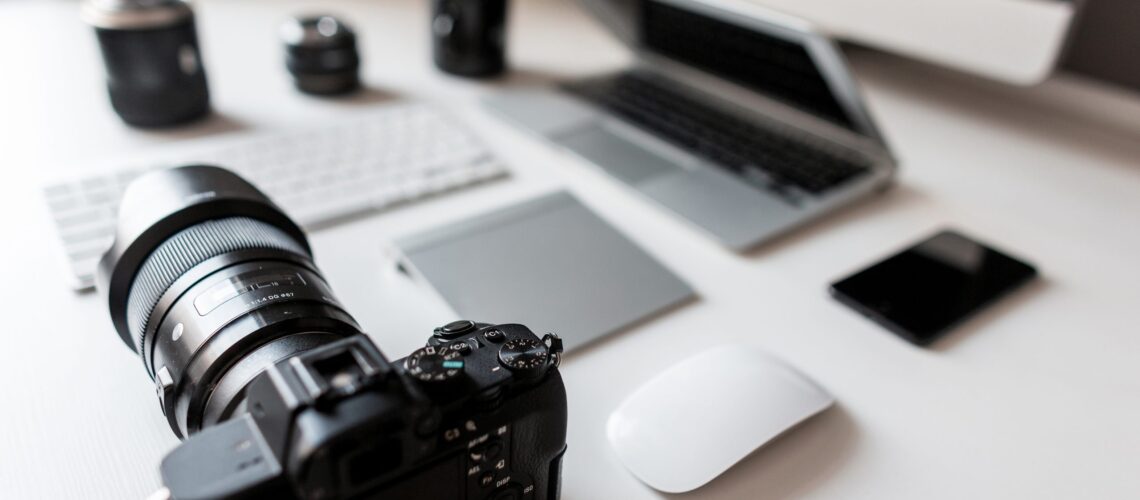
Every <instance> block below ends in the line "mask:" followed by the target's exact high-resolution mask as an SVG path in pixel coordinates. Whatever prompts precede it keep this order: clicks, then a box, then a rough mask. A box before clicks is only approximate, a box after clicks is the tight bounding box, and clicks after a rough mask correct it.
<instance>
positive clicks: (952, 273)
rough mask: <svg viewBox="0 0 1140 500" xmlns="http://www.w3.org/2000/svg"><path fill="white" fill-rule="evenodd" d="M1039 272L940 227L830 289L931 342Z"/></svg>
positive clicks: (905, 333)
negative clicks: (927, 237)
mask: <svg viewBox="0 0 1140 500" xmlns="http://www.w3.org/2000/svg"><path fill="white" fill-rule="evenodd" d="M1036 275H1037V271H1036V270H1035V269H1034V268H1033V266H1031V265H1029V264H1027V263H1025V262H1022V261H1020V260H1018V259H1015V258H1013V257H1010V256H1009V255H1006V254H1004V253H1002V252H999V251H997V250H994V249H993V248H990V247H987V246H985V245H982V244H980V243H978V242H976V241H974V240H972V239H970V238H968V237H966V236H963V235H961V234H959V233H957V232H954V231H942V232H940V233H938V234H936V235H934V236H933V237H931V238H929V239H927V240H925V241H923V242H921V243H919V244H917V245H915V246H913V247H911V248H908V249H906V250H904V251H902V252H900V253H898V254H896V255H893V256H891V257H889V258H887V259H886V260H883V261H881V262H879V263H877V264H875V265H873V266H871V267H869V268H867V269H864V270H862V271H859V272H857V273H855V274H854V275H851V276H850V277H847V278H845V279H843V280H841V281H838V282H836V283H834V284H832V285H831V292H832V294H833V295H834V296H835V297H836V298H837V299H839V300H840V301H841V302H843V303H844V304H847V305H849V306H851V307H853V308H855V309H856V310H858V311H859V312H860V313H862V314H863V315H865V316H867V317H869V318H871V319H872V320H874V321H876V322H878V323H880V324H882V325H883V326H885V327H886V328H888V329H889V330H891V331H893V332H895V333H896V334H898V335H900V336H902V337H904V338H906V339H907V340H909V341H911V342H913V343H915V344H919V345H927V344H930V343H931V342H933V341H934V340H936V339H937V338H938V337H940V336H942V335H943V334H944V333H945V332H946V331H947V330H949V329H950V327H952V326H954V325H955V324H957V323H959V322H961V321H962V320H964V319H965V318H967V317H969V316H970V315H971V314H973V313H974V312H977V311H978V310H979V309H982V308H983V307H985V306H986V305H988V304H990V303H991V302H993V301H995V300H996V299H998V298H999V297H1001V296H1003V295H1005V294H1006V293H1008V292H1010V291H1012V290H1014V289H1016V288H1017V287H1019V286H1020V285H1022V284H1024V283H1026V282H1028V281H1029V280H1030V279H1032V278H1033V277H1034V276H1036Z"/></svg>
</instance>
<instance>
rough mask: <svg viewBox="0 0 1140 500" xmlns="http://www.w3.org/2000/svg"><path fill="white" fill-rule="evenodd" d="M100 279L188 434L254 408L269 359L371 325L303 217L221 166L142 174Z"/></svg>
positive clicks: (173, 419)
mask: <svg viewBox="0 0 1140 500" xmlns="http://www.w3.org/2000/svg"><path fill="white" fill-rule="evenodd" d="M96 282H97V286H98V288H99V290H100V293H101V294H102V295H103V297H104V299H105V300H106V301H107V304H108V306H109V309H110V312H111V318H112V322H113V323H114V325H115V328H116V330H118V333H119V335H120V337H122V339H123V341H124V342H125V343H126V344H127V345H128V346H129V347H131V348H132V349H133V350H134V351H135V352H137V353H139V355H140V357H141V358H142V360H143V364H144V365H145V367H146V370H147V372H148V373H149V374H150V375H151V377H152V378H153V379H154V380H155V383H156V389H157V392H158V395H159V400H160V404H161V406H162V408H163V411H164V413H165V414H166V416H167V419H168V420H169V421H170V425H171V428H172V429H173V430H174V432H175V433H176V434H177V435H179V437H185V436H188V435H190V434H192V433H194V432H196V431H197V430H199V429H201V428H203V427H207V426H210V425H213V424H215V423H217V422H220V421H222V420H225V419H227V418H229V417H230V416H232V415H234V414H235V413H236V412H239V411H242V410H243V400H244V399H243V397H244V391H245V386H246V384H248V383H249V381H250V380H252V379H253V378H254V377H255V376H256V375H257V374H259V373H261V371H263V370H264V369H265V368H266V367H268V366H270V365H272V364H273V363H276V362H277V361H280V360H282V359H285V358H288V357H291V356H293V355H296V354H298V353H300V352H304V351H306V350H309V349H312V348H314V347H318V346H321V345H324V344H327V343H329V342H333V341H335V340H338V339H341V338H344V337H347V336H351V335H357V334H359V332H360V328H359V326H358V325H357V324H356V322H355V321H354V320H353V319H352V317H351V316H349V314H348V313H347V312H345V311H344V309H343V308H342V307H341V306H340V304H339V303H338V302H337V301H336V299H335V298H334V296H333V294H332V291H331V289H330V288H329V286H328V284H327V283H326V282H325V280H324V278H323V277H322V276H321V274H320V271H319V270H318V269H317V267H316V265H315V264H314V263H313V261H312V254H311V252H310V249H309V245H308V241H307V240H306V239H305V236H304V234H303V232H302V231H301V229H300V227H298V226H297V225H296V224H295V223H294V222H293V221H292V220H290V219H289V217H288V216H286V215H285V214H284V213H283V212H282V211H281V210H280V209H279V208H277V207H276V206H275V205H274V204H273V203H272V202H271V201H270V200H269V199H268V198H267V197H265V195H263V194H262V193H261V192H260V191H258V190H257V189H256V188H254V187H253V186H252V185H250V184H249V183H247V182H246V181H245V180H243V179H241V178H240V177H238V176H237V175H235V174H233V173H231V172H229V171H227V170H224V169H221V168H217V167H209V166H191V167H182V168H176V169H171V170H163V171H156V172H152V173H150V174H147V175H144V176H142V177H140V178H139V179H137V180H136V181H135V182H134V183H132V184H131V186H130V187H129V188H128V189H127V191H126V193H125V195H124V197H123V201H122V203H121V205H120V209H119V224H118V228H117V231H116V235H115V241H114V243H113V244H112V246H111V249H110V250H108V251H107V253H106V254H105V255H104V256H103V258H102V260H101V261H100V263H99V267H98V271H97V273H96Z"/></svg>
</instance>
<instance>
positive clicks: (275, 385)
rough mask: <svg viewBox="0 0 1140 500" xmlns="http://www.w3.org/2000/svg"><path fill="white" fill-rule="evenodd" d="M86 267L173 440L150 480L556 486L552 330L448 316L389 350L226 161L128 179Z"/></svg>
mask: <svg viewBox="0 0 1140 500" xmlns="http://www.w3.org/2000/svg"><path fill="white" fill-rule="evenodd" d="M97 282H98V287H99V290H100V292H101V293H102V294H103V296H104V298H105V300H107V304H108V307H109V311H110V313H111V320H112V323H114V325H115V328H116V330H118V333H119V335H120V336H121V337H122V340H123V341H124V343H126V344H127V346H128V347H130V348H131V349H132V350H134V351H135V352H137V353H138V354H139V357H140V359H141V360H142V363H143V366H144V367H145V368H146V371H147V373H148V374H149V375H150V376H151V378H152V379H153V380H154V382H155V389H156V392H157V393H158V400H159V405H160V407H161V408H162V411H163V413H164V414H165V415H166V418H167V420H168V423H169V424H170V428H171V430H172V431H173V432H174V433H175V434H176V435H177V436H178V437H180V438H183V439H184V440H185V442H183V443H182V444H181V445H180V446H179V447H177V448H176V449H175V450H174V451H172V452H171V453H170V454H169V455H168V456H167V457H166V458H165V459H164V460H163V462H162V466H161V472H162V478H163V483H164V485H165V487H164V490H163V491H162V492H161V493H163V495H158V496H155V498H167V499H173V500H191V499H254V498H256V499H262V498H272V499H289V498H298V499H302V498H303V499H313V500H332V499H383V500H391V499H401V500H403V499H431V500H436V499H440V500H450V499H457V500H464V499H471V500H484V499H496V500H503V499H526V500H555V499H557V498H558V496H559V482H560V470H561V469H560V467H561V460H562V455H563V453H564V451H565V449H566V416H567V413H566V391H565V388H564V386H563V383H562V378H561V376H560V375H559V372H558V366H559V363H560V361H561V356H562V341H561V340H560V339H559V338H558V337H557V336H555V335H553V334H546V335H545V336H543V337H541V338H539V337H538V336H536V335H535V334H534V333H533V332H531V331H530V330H529V329H527V328H526V327H525V326H522V325H516V324H504V325H489V324H476V323H474V322H471V321H466V320H461V321H455V322H452V323H449V324H447V325H444V326H442V327H440V328H437V329H436V330H435V332H434V333H433V334H432V335H431V336H430V338H429V339H428V342H427V344H426V345H425V346H424V347H423V348H420V349H417V350H416V351H415V352H413V353H411V354H410V355H409V356H408V357H406V358H404V359H401V360H397V361H396V362H394V363H393V362H389V361H388V360H387V359H386V358H385V357H384V355H383V354H381V352H380V349H378V348H377V347H376V345H375V344H373V343H372V341H371V340H370V339H369V338H368V336H367V335H365V334H364V333H362V330H361V328H360V326H359V325H358V324H357V323H356V321H355V320H354V319H353V318H352V317H351V315H349V313H348V312H347V311H346V310H345V309H344V307H343V306H342V305H341V303H340V302H339V301H338V300H337V299H336V298H335V294H334V293H333V292H332V289H331V287H330V286H329V284H328V282H327V281H326V280H325V279H324V277H323V276H322V275H321V273H320V270H319V269H318V268H317V266H316V264H315V263H314V262H313V259H312V253H311V251H310V247H309V244H308V241H307V239H306V238H305V236H304V233H303V231H301V229H300V227H298V226H297V225H296V223H294V222H293V221H292V220H291V219H289V217H288V216H287V215H285V213H284V212H282V211H281V210H280V209H279V208H277V206H276V205H274V204H273V203H272V202H271V201H270V200H269V199H268V198H266V197H265V195H264V194H262V193H261V192H260V191H258V190H257V189H256V188H254V187H253V186H252V185H250V184H249V183H247V182H245V181H244V180H243V179H241V178H240V177H238V176H236V175H234V174H233V173H231V172H229V171H226V170H224V169H221V168H217V167H209V166H191V167H182V168H176V169H170V170H161V171H156V172H152V173H149V174H146V175H144V176H142V177H140V178H139V179H137V180H136V181H135V182H134V183H132V184H131V186H130V187H129V188H128V189H127V191H126V193H125V194H124V197H123V200H122V202H121V204H120V209H119V225H118V228H117V232H116V236H115V241H114V243H112V245H111V248H110V249H109V250H108V251H107V253H106V254H105V255H104V257H103V259H102V260H101V262H100V264H99V270H98V274H97Z"/></svg>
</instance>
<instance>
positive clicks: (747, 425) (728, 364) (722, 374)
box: [606, 345, 835, 493]
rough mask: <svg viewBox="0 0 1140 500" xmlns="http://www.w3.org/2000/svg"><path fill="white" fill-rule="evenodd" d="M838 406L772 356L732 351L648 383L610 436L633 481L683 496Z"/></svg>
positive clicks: (712, 353)
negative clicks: (683, 493) (775, 440)
mask: <svg viewBox="0 0 1140 500" xmlns="http://www.w3.org/2000/svg"><path fill="white" fill-rule="evenodd" d="M834 403H835V398H833V397H832V396H831V395H830V394H828V393H827V392H826V391H824V390H823V388H821V387H820V386H819V385H817V384H816V383H815V382H813V381H811V380H810V379H808V378H807V377H806V376H804V375H803V374H802V373H800V372H799V371H798V370H796V369H795V368H792V367H791V366H790V365H788V364H787V363H785V362H783V361H781V360H779V359H777V358H775V357H774V356H772V355H771V354H768V353H766V352H764V351H762V350H759V349H756V348H754V347H751V346H744V345H727V346H722V347H715V348H712V349H709V350H707V351H704V352H702V353H700V354H697V355H695V356H692V357H690V358H688V359H686V360H684V361H681V362H680V363H677V364H676V365H674V366H672V367H670V368H669V369H668V370H666V371H665V372H663V373H661V374H660V375H657V376H656V377H654V378H653V379H652V380H650V381H649V382H646V383H645V385H643V386H641V387H640V388H638V389H637V391H635V392H634V393H633V394H631V395H630V396H629V397H628V398H626V400H625V401H623V402H622V404H621V405H620V406H618V408H617V410H615V411H614V412H613V414H612V415H610V419H609V422H607V425H606V431H607V433H608V435H609V440H610V444H611V445H612V446H613V448H614V450H615V451H616V452H617V455H618V457H619V458H620V459H621V461H622V463H624V464H625V466H626V468H628V469H629V470H630V472H632V473H633V475H635V476H637V478H638V479H640V480H641V481H642V482H644V483H646V484H648V485H649V486H652V487H653V488H655V489H657V490H660V491H664V492H666V493H682V492H686V491H691V490H694V489H696V488H699V487H701V486H702V485H704V484H705V483H708V482H709V481H712V480H713V479H714V478H716V477H717V476H719V475H721V473H723V472H724V471H726V470H728V469H729V468H730V467H732V466H733V465H734V464H735V463H736V462H738V461H740V460H741V459H743V458H744V457H746V456H748V454H749V453H752V452H753V451H754V450H756V449H757V448H759V447H761V446H763V445H764V444H765V443H767V442H768V441H771V440H772V439H773V438H775V437H776V436H779V435H780V434H782V433H783V432H784V431H786V430H788V429H790V428H792V427H794V426H795V425H796V424H798V423H800V422H802V421H804V420H806V419H807V418H808V417H811V416H812V415H815V414H817V413H819V412H821V411H823V410H825V409H827V408H828V407H830V406H831V405H832V404H834Z"/></svg>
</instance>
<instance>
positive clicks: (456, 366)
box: [404, 345, 466, 383]
mask: <svg viewBox="0 0 1140 500" xmlns="http://www.w3.org/2000/svg"><path fill="white" fill-rule="evenodd" d="M465 365H466V362H465V361H464V360H463V353H462V352H460V349H454V348H452V345H445V346H427V347H421V348H419V349H416V351H415V352H413V353H412V354H411V355H409V356H408V357H407V359H405V360H404V369H405V370H407V373H408V375H411V376H412V377H414V378H415V379H416V380H419V381H421V382H436V383H438V382H447V381H451V380H455V379H457V378H459V377H460V375H461V374H462V373H463V368H464V366H465Z"/></svg>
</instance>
